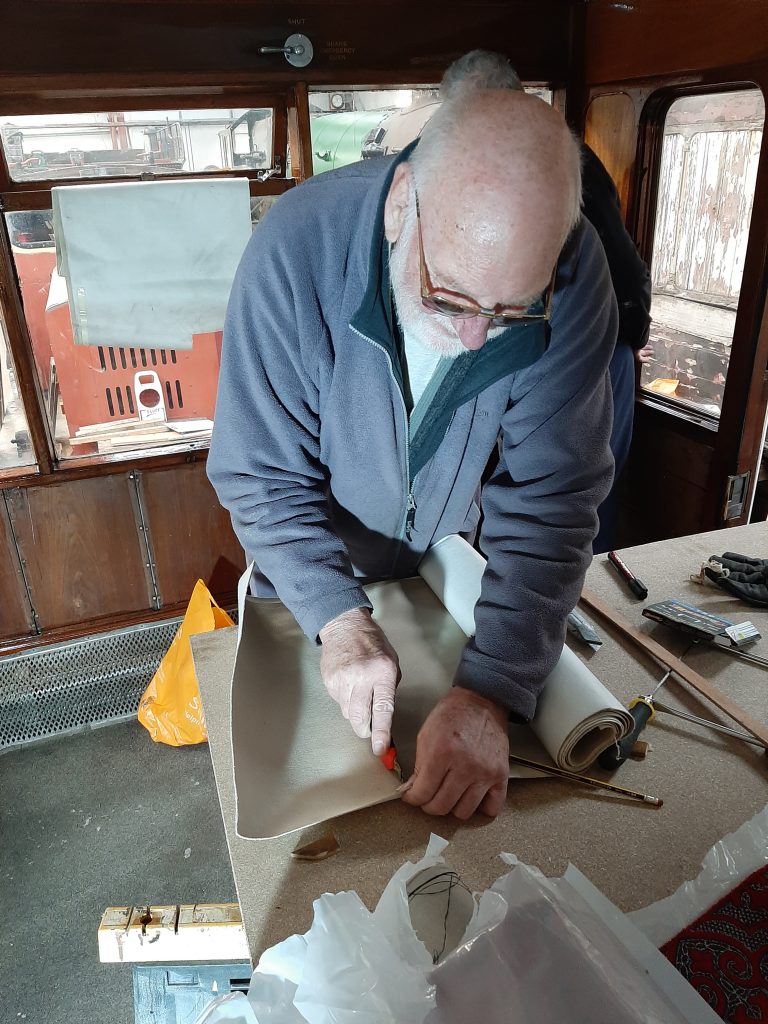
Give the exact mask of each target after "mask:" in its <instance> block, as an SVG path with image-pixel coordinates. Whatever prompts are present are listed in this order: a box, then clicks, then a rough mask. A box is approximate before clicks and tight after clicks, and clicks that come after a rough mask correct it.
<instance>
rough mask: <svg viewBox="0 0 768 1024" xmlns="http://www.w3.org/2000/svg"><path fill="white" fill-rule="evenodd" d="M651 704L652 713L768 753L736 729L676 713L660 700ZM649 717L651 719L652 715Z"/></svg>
mask: <svg viewBox="0 0 768 1024" xmlns="http://www.w3.org/2000/svg"><path fill="white" fill-rule="evenodd" d="M643 699H646V698H643ZM652 704H653V710H654V711H661V713H662V714H665V715H672V716H673V717H675V718H682V719H684V720H685V721H686V722H693V724H694V725H702V726H704V727H705V728H706V729H712V730H714V731H715V732H721V733H722V734H723V735H724V736H731V737H733V739H737V740H744V742H745V743H752V744H753V745H754V746H756V747H760V748H761V749H762V750H764V751H765V752H766V753H768V745H766V744H765V743H763V741H762V740H756V739H755V738H754V736H750V735H749V734H748V733H746V732H739V730H738V729H731V728H730V727H729V726H727V725H720V723H719V722H712V721H710V720H709V719H708V718H699V716H698V715H689V714H688V712H687V711H678V709H677V708H671V707H670V706H669V705H668V704H662V703H661V701H660V700H653V701H652ZM651 717H653V714H652V715H651Z"/></svg>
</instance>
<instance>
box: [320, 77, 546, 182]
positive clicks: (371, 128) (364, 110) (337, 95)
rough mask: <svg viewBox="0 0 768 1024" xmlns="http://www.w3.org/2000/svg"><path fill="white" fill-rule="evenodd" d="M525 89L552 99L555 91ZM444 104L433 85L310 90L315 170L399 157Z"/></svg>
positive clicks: (327, 169)
mask: <svg viewBox="0 0 768 1024" xmlns="http://www.w3.org/2000/svg"><path fill="white" fill-rule="evenodd" d="M525 91H526V92H528V93H531V94H533V95H535V96H539V97H540V98H541V99H543V100H544V101H545V102H546V103H551V102H552V90H551V89H548V88H545V87H542V86H530V87H529V86H526V88H525ZM439 105H440V98H439V90H438V89H437V88H436V87H434V86H418V87H416V86H415V87H413V88H411V89H378V90H377V89H353V90H340V89H337V90H335V91H325V90H320V89H317V90H311V91H310V94H309V113H310V119H311V120H310V126H311V131H312V173H313V174H321V173H322V172H323V171H330V170H333V169H334V168H336V167H343V166H344V165H345V164H351V163H354V162H355V161H357V160H369V159H372V158H374V157H378V156H396V155H397V154H398V153H399V152H401V150H403V149H404V148H405V147H406V146H407V145H408V144H409V143H410V142H413V140H414V139H415V138H417V137H418V136H419V134H420V133H421V130H422V128H423V127H424V125H425V124H426V123H427V121H428V120H429V119H430V117H431V116H432V115H433V114H434V112H435V111H436V110H437V108H438V106H439Z"/></svg>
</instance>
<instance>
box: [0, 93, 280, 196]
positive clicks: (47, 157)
mask: <svg viewBox="0 0 768 1024" xmlns="http://www.w3.org/2000/svg"><path fill="white" fill-rule="evenodd" d="M272 117H273V113H272V110H271V109H254V110H246V109H239V110H236V109H228V110H154V111H153V110H143V111H136V110H129V111H122V112H116V113H115V112H113V113H99V114H40V115H27V114H25V115H23V116H20V117H11V116H8V117H5V116H4V117H0V143H1V144H2V148H3V153H4V155H5V160H6V163H7V166H8V171H9V174H10V177H11V179H12V180H13V181H50V180H55V179H61V178H67V179H70V178H103V177H110V178H111V177H136V178H142V179H147V178H149V177H152V176H153V175H168V174H189V173H194V174H205V173H208V172H211V171H221V170H236V169H238V168H259V169H266V168H270V167H271V166H272Z"/></svg>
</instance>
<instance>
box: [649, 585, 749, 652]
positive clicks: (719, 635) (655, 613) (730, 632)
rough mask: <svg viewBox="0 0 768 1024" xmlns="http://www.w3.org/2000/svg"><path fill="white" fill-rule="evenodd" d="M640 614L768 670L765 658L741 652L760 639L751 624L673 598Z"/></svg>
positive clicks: (653, 605)
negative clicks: (735, 620) (714, 613)
mask: <svg viewBox="0 0 768 1024" xmlns="http://www.w3.org/2000/svg"><path fill="white" fill-rule="evenodd" d="M643 615H644V616H645V617H646V618H647V619H652V620H653V621H654V622H661V623H663V625H665V626H670V627H671V628H672V629H676V630H678V631H680V632H683V633H687V634H689V635H690V636H694V637H696V639H697V640H702V641H705V642H706V643H710V644H713V645H714V646H716V647H717V648H718V649H719V650H723V651H725V652H726V654H732V655H734V657H737V658H741V659H743V660H744V661H748V662H750V664H752V665H760V666H762V667H763V668H768V658H762V657H760V655H758V654H753V653H752V652H751V651H747V650H744V648H745V647H747V646H748V645H749V644H753V643H754V642H755V641H756V640H759V639H760V633H759V632H758V630H757V628H756V627H755V625H754V623H752V622H749V621H745V622H734V621H733V620H732V619H726V618H724V617H723V616H722V615H712V614H711V613H710V612H706V611H704V609H703V608H697V607H696V606H695V605H692V604H686V603H685V602H684V601H677V600H675V599H672V600H669V601H659V603H658V604H649V605H648V606H647V607H646V608H643Z"/></svg>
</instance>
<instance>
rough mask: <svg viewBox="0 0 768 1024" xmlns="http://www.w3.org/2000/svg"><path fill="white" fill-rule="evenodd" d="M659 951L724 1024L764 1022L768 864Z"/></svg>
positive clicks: (767, 968) (767, 993)
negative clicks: (727, 1023)
mask: <svg viewBox="0 0 768 1024" xmlns="http://www.w3.org/2000/svg"><path fill="white" fill-rule="evenodd" d="M661 951H662V953H663V954H664V955H665V956H666V957H667V959H668V960H670V961H671V962H672V963H673V964H674V965H675V967H676V968H677V969H678V971H680V973H681V974H682V975H683V977H684V978H686V979H687V980H688V981H689V982H690V983H691V985H693V987H694V988H695V989H696V991H697V992H698V993H699V995H700V996H701V997H702V999H705V1000H706V1001H707V1002H708V1003H709V1005H710V1006H711V1007H712V1009H713V1010H714V1011H715V1013H717V1014H718V1015H719V1016H720V1017H722V1018H723V1020H725V1021H728V1022H729V1024H755V1022H756V1021H758V1022H761V1021H765V1022H768V865H766V866H765V867H762V868H760V870H759V871H756V872H755V873H754V874H753V875H750V876H749V878H747V879H745V880H744V881H743V882H742V883H741V885H739V886H738V887H737V888H736V889H734V890H733V891H732V892H730V893H728V895H727V896H725V897H724V898H723V899H721V900H720V902H719V903H716V904H715V905H714V907H711V908H710V909H709V910H708V911H707V912H706V913H705V914H702V915H701V917H700V918H699V919H698V920H696V921H694V922H693V924H691V925H689V926H688V927H687V928H685V929H684V930H683V931H682V932H680V934H679V935H677V936H675V938H674V939H670V941H669V942H668V943H667V944H666V945H665V946H662V948H661Z"/></svg>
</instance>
